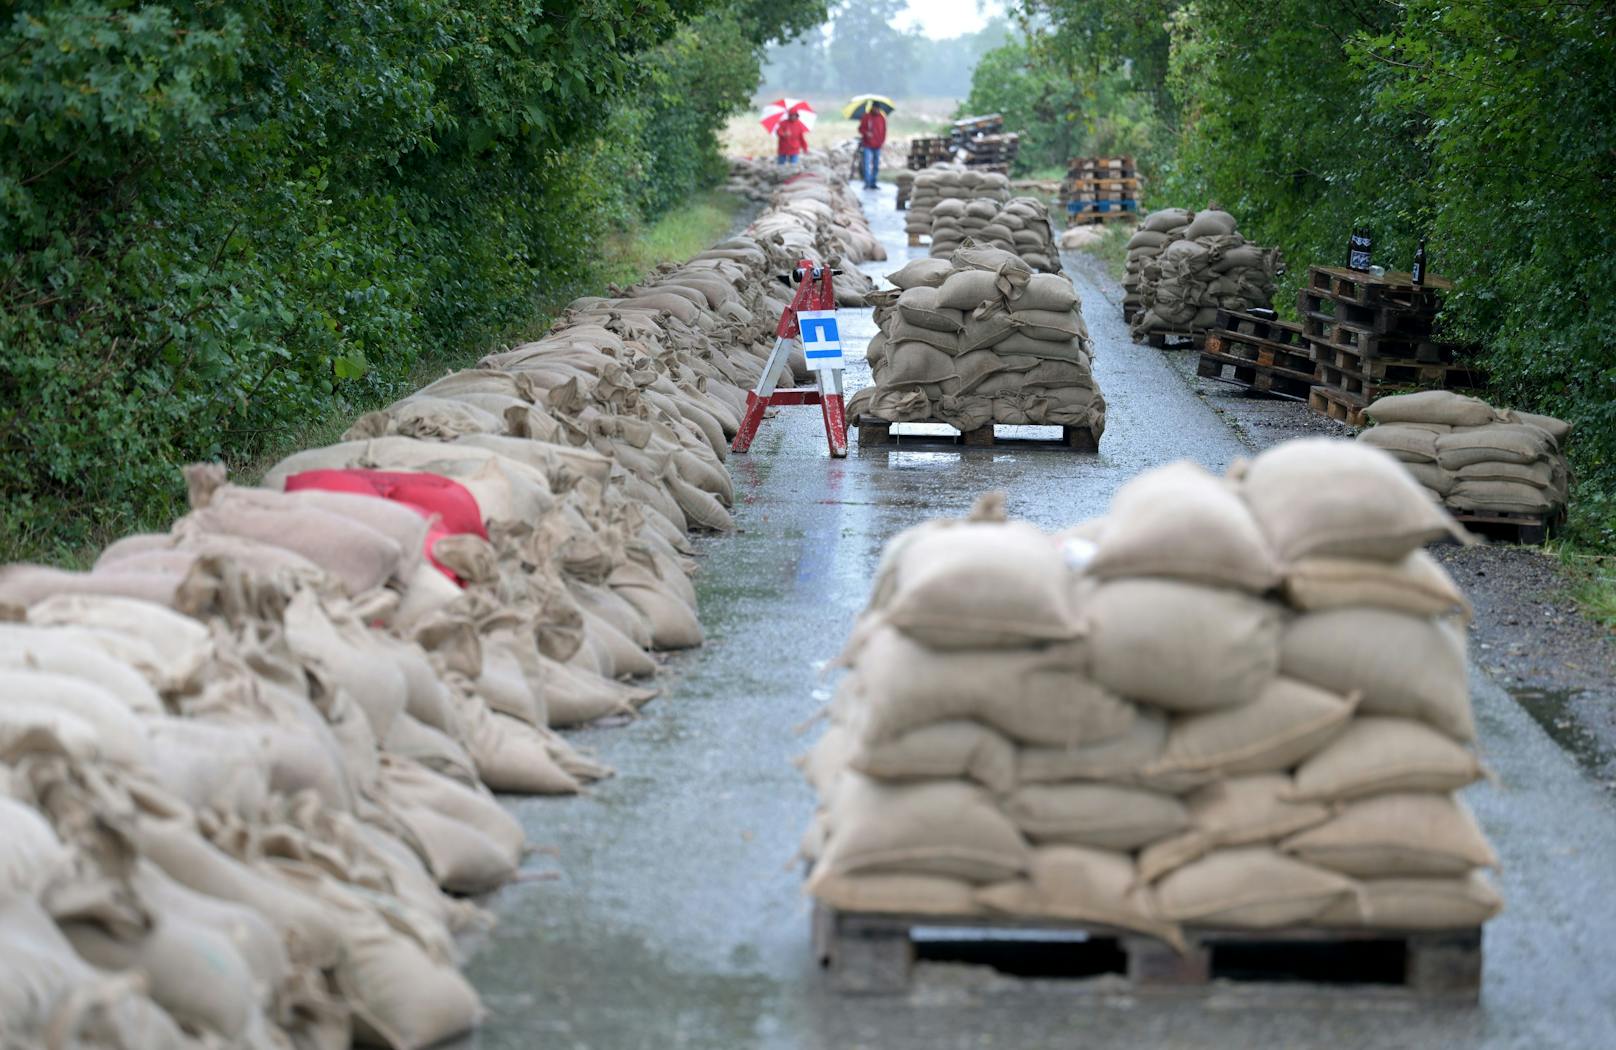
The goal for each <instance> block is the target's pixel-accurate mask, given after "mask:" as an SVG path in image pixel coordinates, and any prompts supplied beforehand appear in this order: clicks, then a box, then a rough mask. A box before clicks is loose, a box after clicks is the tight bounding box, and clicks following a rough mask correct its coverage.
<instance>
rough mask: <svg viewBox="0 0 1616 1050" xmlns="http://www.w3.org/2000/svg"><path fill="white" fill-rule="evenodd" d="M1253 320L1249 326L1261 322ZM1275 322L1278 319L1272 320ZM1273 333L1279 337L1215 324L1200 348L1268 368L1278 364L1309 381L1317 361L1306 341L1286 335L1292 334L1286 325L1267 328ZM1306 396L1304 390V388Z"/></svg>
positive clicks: (1261, 322)
mask: <svg viewBox="0 0 1616 1050" xmlns="http://www.w3.org/2000/svg"><path fill="white" fill-rule="evenodd" d="M1250 320H1251V321H1252V322H1256V324H1254V325H1248V327H1257V326H1258V325H1262V324H1263V321H1262V319H1261V318H1257V317H1253V318H1251V319H1250ZM1275 324H1277V322H1275ZM1268 331H1269V332H1270V333H1271V334H1272V335H1277V336H1280V337H1281V338H1279V339H1272V338H1268V337H1267V336H1262V335H1257V334H1254V333H1247V332H1240V331H1235V330H1230V329H1228V328H1214V329H1212V330H1211V331H1210V332H1208V333H1206V343H1205V345H1204V346H1203V349H1204V350H1205V351H1206V352H1207V353H1209V354H1222V355H1224V356H1226V357H1230V358H1237V359H1239V360H1241V361H1244V362H1250V363H1252V364H1257V365H1263V366H1264V367H1268V368H1281V369H1284V370H1285V371H1287V372H1292V373H1295V374H1296V375H1298V376H1306V377H1308V379H1309V380H1310V381H1311V380H1312V377H1313V376H1314V375H1315V374H1317V367H1318V366H1317V363H1316V362H1315V359H1314V357H1313V353H1312V350H1311V348H1310V347H1308V346H1307V345H1306V344H1305V343H1303V344H1297V343H1294V342H1288V341H1286V339H1287V338H1288V337H1290V336H1291V335H1292V333H1291V332H1289V331H1288V330H1287V329H1285V328H1269V329H1268ZM1303 396H1304V397H1305V396H1306V392H1305V391H1304V392H1303Z"/></svg>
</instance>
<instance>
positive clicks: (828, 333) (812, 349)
mask: <svg viewBox="0 0 1616 1050" xmlns="http://www.w3.org/2000/svg"><path fill="white" fill-rule="evenodd" d="M797 330H798V331H799V332H801V333H802V356H803V357H804V358H806V359H807V361H808V367H809V368H811V369H813V370H814V371H816V372H825V371H829V370H831V369H842V368H845V367H847V362H846V361H845V360H844V359H843V357H842V332H841V329H840V328H838V327H837V325H836V311H835V310H799V311H797Z"/></svg>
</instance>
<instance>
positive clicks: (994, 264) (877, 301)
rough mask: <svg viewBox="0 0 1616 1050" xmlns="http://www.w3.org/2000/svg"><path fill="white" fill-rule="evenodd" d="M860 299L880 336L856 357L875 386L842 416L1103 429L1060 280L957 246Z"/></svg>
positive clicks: (1072, 298) (1000, 254)
mask: <svg viewBox="0 0 1616 1050" xmlns="http://www.w3.org/2000/svg"><path fill="white" fill-rule="evenodd" d="M887 279H888V280H889V281H891V282H892V283H893V285H894V286H895V288H896V290H894V291H889V292H877V293H875V294H874V295H872V296H871V297H870V301H871V302H872V303H873V304H874V306H875V321H876V324H877V325H878V326H879V327H880V329H881V332H880V334H878V335H877V336H876V337H875V338H874V339H872V340H871V341H870V346H869V350H868V358H869V362H870V372H871V376H872V378H873V379H874V380H875V385H874V386H871V387H867V388H865V389H863V390H860V391H858V392H857V393H856V394H855V395H854V396H853V398H852V400H851V401H850V403H849V406H848V412H849V414H850V417H851V418H853V419H858V418H860V417H861V416H864V415H869V416H872V417H874V418H877V419H885V420H889V421H892V422H943V423H948V424H950V425H952V426H955V427H958V428H959V429H960V430H961V431H968V430H975V429H977V428H978V427H982V426H986V425H988V424H991V423H1006V424H1019V425H1061V426H1075V427H1086V428H1088V429H1089V431H1090V432H1091V433H1092V435H1093V437H1094V440H1095V442H1096V443H1098V442H1099V440H1100V436H1101V434H1102V433H1104V430H1105V399H1104V398H1103V397H1102V396H1101V395H1100V391H1099V388H1098V386H1097V385H1096V384H1095V381H1094V371H1093V361H1092V343H1091V341H1090V339H1089V333H1088V328H1087V326H1086V325H1085V324H1084V323H1083V314H1082V307H1081V304H1080V303H1079V302H1078V299H1077V291H1076V289H1075V288H1073V287H1072V282H1071V280H1070V279H1069V278H1067V277H1066V276H1065V275H1063V274H1049V273H1045V274H1034V273H1033V272H1032V268H1031V267H1030V266H1028V265H1027V263H1026V262H1024V261H1022V259H1020V258H1019V257H1018V256H1016V255H1014V254H1013V253H1011V252H1008V251H1004V250H1002V249H998V248H989V247H979V246H977V245H976V244H975V243H974V242H973V241H970V240H969V239H967V240H966V241H965V243H964V244H963V245H962V246H961V247H960V248H959V249H957V250H956V251H955V252H954V254H953V255H952V256H951V257H950V258H948V259H938V258H928V259H917V260H915V261H913V262H911V263H909V264H908V265H906V266H904V267H903V268H902V269H901V270H898V271H897V272H896V273H893V274H890V275H889V276H888V278H887Z"/></svg>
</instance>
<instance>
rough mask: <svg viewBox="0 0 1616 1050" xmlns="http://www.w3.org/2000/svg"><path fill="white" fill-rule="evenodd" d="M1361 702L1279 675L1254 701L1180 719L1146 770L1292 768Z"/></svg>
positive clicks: (1236, 771)
mask: <svg viewBox="0 0 1616 1050" xmlns="http://www.w3.org/2000/svg"><path fill="white" fill-rule="evenodd" d="M1356 703H1357V698H1356V697H1342V696H1337V695H1336V694H1334V693H1328V692H1325V691H1324V690H1322V689H1316V688H1314V687H1313V686H1310V685H1307V684H1305V683H1303V682H1299V681H1297V680H1295V679H1292V678H1275V679H1274V680H1273V681H1272V682H1270V683H1269V684H1268V685H1267V687H1265V688H1264V689H1263V691H1262V692H1261V693H1260V694H1258V695H1257V697H1256V698H1255V699H1253V700H1252V701H1251V702H1250V703H1247V704H1244V705H1242V706H1240V707H1234V708H1228V709H1226V710H1222V711H1214V712H1211V713H1209V714H1201V715H1190V716H1187V717H1183V718H1180V719H1177V720H1175V721H1174V723H1173V726H1172V729H1171V730H1170V731H1169V733H1168V737H1167V746H1166V748H1165V749H1164V751H1163V753H1162V757H1161V758H1160V759H1158V760H1157V762H1156V763H1155V765H1153V766H1151V767H1149V769H1148V770H1147V771H1148V772H1152V773H1170V772H1197V771H1202V772H1213V771H1215V772H1219V773H1222V774H1224V775H1226V776H1234V775H1237V774H1241V773H1274V772H1279V771H1282V770H1286V769H1290V768H1292V767H1293V766H1295V765H1296V764H1297V763H1298V762H1300V761H1302V760H1303V759H1305V758H1307V757H1308V756H1309V755H1311V754H1313V753H1314V752H1316V751H1318V750H1319V749H1320V748H1322V747H1323V746H1324V745H1325V744H1327V743H1329V742H1330V740H1331V739H1332V738H1333V737H1335V735H1336V734H1337V733H1339V732H1340V731H1341V729H1342V727H1343V726H1344V725H1345V724H1346V721H1347V719H1348V718H1350V717H1351V716H1352V711H1353V708H1354V706H1356Z"/></svg>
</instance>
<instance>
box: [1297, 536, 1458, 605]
mask: <svg viewBox="0 0 1616 1050" xmlns="http://www.w3.org/2000/svg"><path fill="white" fill-rule="evenodd" d="M1285 598H1286V600H1287V601H1289V602H1290V604H1291V605H1293V606H1295V607H1296V608H1298V609H1305V610H1310V611H1319V610H1325V609H1340V608H1344V607H1350V606H1363V605H1366V606H1373V607H1375V608H1379V609H1391V610H1393V611H1396V612H1403V613H1408V614H1410V615H1414V616H1445V615H1447V614H1448V613H1451V612H1456V611H1457V612H1462V613H1464V614H1465V615H1466V616H1468V615H1469V613H1470V603H1469V602H1467V601H1466V600H1465V596H1464V594H1463V593H1461V592H1460V590H1459V587H1458V585H1457V584H1455V583H1454V582H1453V577H1451V576H1449V575H1448V572H1447V570H1446V569H1444V568H1443V567H1442V566H1441V565H1440V564H1439V563H1438V562H1437V560H1436V559H1435V558H1433V557H1431V556H1430V555H1429V554H1427V553H1426V552H1424V551H1422V550H1418V551H1414V552H1412V553H1410V554H1409V555H1408V556H1407V557H1405V558H1403V560H1402V561H1398V562H1381V561H1366V560H1363V559H1358V558H1303V559H1302V560H1300V561H1295V562H1292V563H1290V565H1288V566H1286V569H1285Z"/></svg>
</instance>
